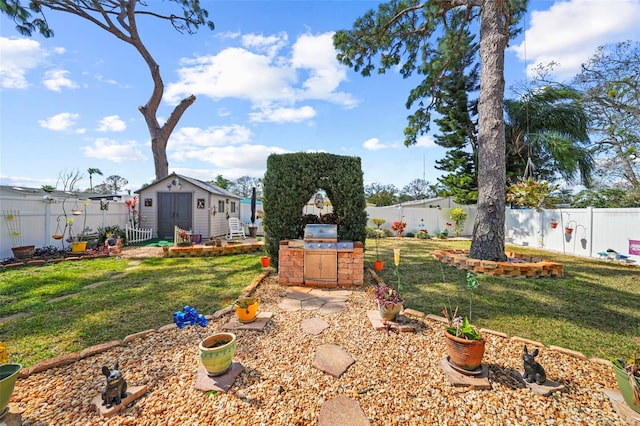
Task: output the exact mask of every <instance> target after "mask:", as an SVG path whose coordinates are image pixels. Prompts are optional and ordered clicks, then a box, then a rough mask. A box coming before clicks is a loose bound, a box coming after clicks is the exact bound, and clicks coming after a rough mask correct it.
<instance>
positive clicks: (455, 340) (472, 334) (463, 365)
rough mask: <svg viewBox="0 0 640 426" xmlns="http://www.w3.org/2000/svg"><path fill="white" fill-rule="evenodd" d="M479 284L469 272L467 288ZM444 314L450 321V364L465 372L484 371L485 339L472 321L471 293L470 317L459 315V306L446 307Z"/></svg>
mask: <svg viewBox="0 0 640 426" xmlns="http://www.w3.org/2000/svg"><path fill="white" fill-rule="evenodd" d="M478 285H479V283H478V280H477V278H476V277H475V275H473V274H472V273H470V272H469V273H467V289H468V290H469V291H473V290H474V289H476V288H477V287H478ZM442 314H443V315H444V317H445V318H446V319H447V323H448V326H447V327H446V328H445V331H444V335H445V340H446V344H447V354H448V355H449V363H450V365H451V366H452V367H454V368H455V369H456V370H458V371H460V372H462V373H464V374H479V373H480V372H481V371H482V369H481V368H480V365H481V364H482V357H483V356H484V350H485V340H484V339H483V338H482V335H481V334H480V332H479V331H478V330H477V329H476V328H475V327H474V326H473V325H471V322H470V318H471V295H470V296H469V316H468V317H464V318H463V317H460V316H458V308H456V309H455V311H451V308H449V309H447V307H445V308H444V309H443V310H442Z"/></svg>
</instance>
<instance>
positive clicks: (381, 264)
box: [373, 260, 384, 272]
mask: <svg viewBox="0 0 640 426" xmlns="http://www.w3.org/2000/svg"><path fill="white" fill-rule="evenodd" d="M382 268H384V260H374V261H373V269H375V270H376V272H380V271H382Z"/></svg>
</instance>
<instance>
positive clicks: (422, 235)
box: [416, 229, 431, 240]
mask: <svg viewBox="0 0 640 426" xmlns="http://www.w3.org/2000/svg"><path fill="white" fill-rule="evenodd" d="M416 238H418V239H419V240H428V239H431V235H429V232H427V231H426V230H424V229H422V230H420V232H418V233H417V234H416Z"/></svg>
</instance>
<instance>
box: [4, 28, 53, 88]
mask: <svg viewBox="0 0 640 426" xmlns="http://www.w3.org/2000/svg"><path fill="white" fill-rule="evenodd" d="M46 56H47V53H46V51H45V50H44V49H42V47H41V46H40V43H38V42H37V41H34V40H31V39H27V38H17V39H10V38H6V37H0V57H2V61H0V87H2V88H5V89H26V88H27V87H29V82H28V81H27V73H28V72H29V71H30V70H32V69H34V68H36V67H38V66H39V65H40V64H42V62H43V61H44V58H45V57H46Z"/></svg>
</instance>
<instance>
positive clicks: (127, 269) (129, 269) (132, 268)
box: [124, 266, 140, 271]
mask: <svg viewBox="0 0 640 426" xmlns="http://www.w3.org/2000/svg"><path fill="white" fill-rule="evenodd" d="M136 269H140V267H139V266H128V267H126V268H124V270H125V271H133V270H136Z"/></svg>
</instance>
